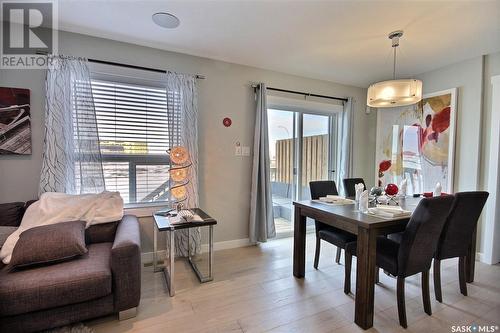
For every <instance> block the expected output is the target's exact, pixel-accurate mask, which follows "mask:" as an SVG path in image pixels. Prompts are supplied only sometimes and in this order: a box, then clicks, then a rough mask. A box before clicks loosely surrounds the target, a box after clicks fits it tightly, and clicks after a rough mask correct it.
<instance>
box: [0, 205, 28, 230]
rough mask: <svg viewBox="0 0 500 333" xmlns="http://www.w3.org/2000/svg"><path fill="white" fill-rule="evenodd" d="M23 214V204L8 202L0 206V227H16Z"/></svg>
mask: <svg viewBox="0 0 500 333" xmlns="http://www.w3.org/2000/svg"><path fill="white" fill-rule="evenodd" d="M23 214H24V202H10V203H4V204H0V225H3V226H6V227H17V226H19V224H20V223H21V220H22V218H23Z"/></svg>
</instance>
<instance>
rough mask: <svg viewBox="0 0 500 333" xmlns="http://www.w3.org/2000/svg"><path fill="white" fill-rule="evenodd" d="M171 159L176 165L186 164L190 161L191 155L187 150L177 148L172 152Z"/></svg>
mask: <svg viewBox="0 0 500 333" xmlns="http://www.w3.org/2000/svg"><path fill="white" fill-rule="evenodd" d="M170 159H171V160H172V163H174V164H184V163H186V162H187V161H188V160H189V153H188V151H187V150H186V148H184V147H182V146H177V147H174V148H172V149H171V150H170Z"/></svg>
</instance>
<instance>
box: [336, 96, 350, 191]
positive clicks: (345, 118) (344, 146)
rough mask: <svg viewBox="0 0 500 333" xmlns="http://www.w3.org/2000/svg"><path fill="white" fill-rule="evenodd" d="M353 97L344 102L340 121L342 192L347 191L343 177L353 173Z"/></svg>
mask: <svg viewBox="0 0 500 333" xmlns="http://www.w3.org/2000/svg"><path fill="white" fill-rule="evenodd" d="M352 103H353V101H352V97H349V98H348V99H347V102H344V111H343V112H342V115H341V116H340V119H339V120H340V121H339V122H338V131H339V138H340V140H339V158H338V163H337V170H338V173H337V177H338V178H337V184H338V186H339V188H340V190H341V193H345V189H344V184H343V181H342V180H343V179H344V178H349V177H350V176H351V174H352V124H353V120H352V119H353V117H354V114H353V111H352Z"/></svg>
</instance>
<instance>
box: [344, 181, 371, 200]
mask: <svg viewBox="0 0 500 333" xmlns="http://www.w3.org/2000/svg"><path fill="white" fill-rule="evenodd" d="M342 182H343V184H344V191H345V196H346V197H354V196H356V189H355V188H354V185H356V184H359V183H362V184H363V185H364V186H365V190H366V184H365V181H364V180H363V178H344V180H343V181H342Z"/></svg>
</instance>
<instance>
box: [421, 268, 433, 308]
mask: <svg viewBox="0 0 500 333" xmlns="http://www.w3.org/2000/svg"><path fill="white" fill-rule="evenodd" d="M422 302H423V303H424V311H425V313H427V314H428V315H429V316H430V315H432V309H431V296H430V294H429V271H424V272H422Z"/></svg>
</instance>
